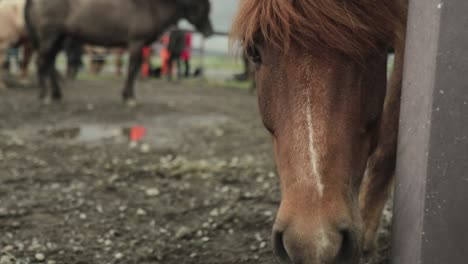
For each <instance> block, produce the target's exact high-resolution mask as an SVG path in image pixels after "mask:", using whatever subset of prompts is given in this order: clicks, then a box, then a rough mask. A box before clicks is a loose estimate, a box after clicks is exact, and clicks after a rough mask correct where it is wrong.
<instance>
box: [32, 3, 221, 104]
mask: <svg viewBox="0 0 468 264" xmlns="http://www.w3.org/2000/svg"><path fill="white" fill-rule="evenodd" d="M209 13H210V2H209V0H27V3H26V7H25V18H26V24H27V27H28V31H29V34H30V36H31V38H32V39H33V42H34V43H35V45H36V46H37V50H38V61H37V64H38V65H37V66H38V67H37V68H38V75H39V85H40V87H41V92H40V98H41V99H45V98H46V96H47V86H46V79H47V78H48V79H49V80H50V85H51V87H52V99H55V100H59V99H61V98H62V93H61V90H60V84H59V82H58V81H57V71H56V70H55V58H56V55H57V53H58V52H59V50H60V49H61V47H62V46H63V41H64V40H65V39H66V38H67V37H72V38H74V39H76V40H78V41H80V42H81V43H89V44H93V45H98V46H106V47H126V48H127V49H128V51H129V53H130V64H129V69H128V75H127V80H126V82H125V87H124V90H123V94H122V96H123V99H124V100H125V101H127V102H128V103H133V102H134V100H133V99H134V98H135V94H134V89H133V84H134V81H135V78H136V76H137V74H138V71H139V68H140V66H141V63H142V48H143V47H144V46H145V45H148V44H150V43H151V42H154V41H155V40H157V39H158V38H159V37H160V36H161V35H162V34H163V33H164V31H165V30H166V29H167V28H169V27H170V26H171V25H174V24H176V23H177V22H178V21H179V20H180V19H183V18H185V19H187V20H188V21H189V22H190V23H191V24H193V25H194V26H195V28H196V29H197V30H198V31H200V32H201V33H202V34H204V35H205V36H210V35H211V34H212V33H213V28H212V25H211V22H210V19H209Z"/></svg>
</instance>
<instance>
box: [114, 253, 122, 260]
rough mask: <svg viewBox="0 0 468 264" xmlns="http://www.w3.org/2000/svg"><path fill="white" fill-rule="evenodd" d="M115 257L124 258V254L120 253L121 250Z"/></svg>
mask: <svg viewBox="0 0 468 264" xmlns="http://www.w3.org/2000/svg"><path fill="white" fill-rule="evenodd" d="M114 257H115V258H116V259H121V258H123V254H122V253H120V252H118V253H115V255H114Z"/></svg>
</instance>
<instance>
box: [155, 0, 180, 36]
mask: <svg viewBox="0 0 468 264" xmlns="http://www.w3.org/2000/svg"><path fill="white" fill-rule="evenodd" d="M176 2H177V1H174V0H170V1H167V0H149V1H148V4H149V6H150V10H149V11H150V12H151V14H152V16H153V17H157V18H159V20H160V21H159V22H158V23H157V24H158V25H159V28H158V29H159V30H160V31H161V32H158V34H159V33H163V32H164V31H165V30H166V29H167V28H169V27H170V26H171V25H173V24H175V23H177V22H178V21H179V20H180V19H182V17H183V14H182V12H181V10H180V7H179V6H178V4H177V3H176Z"/></svg>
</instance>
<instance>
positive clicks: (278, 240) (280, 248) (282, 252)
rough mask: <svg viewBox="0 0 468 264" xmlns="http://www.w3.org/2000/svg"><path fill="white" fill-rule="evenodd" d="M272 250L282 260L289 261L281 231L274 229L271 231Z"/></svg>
mask: <svg viewBox="0 0 468 264" xmlns="http://www.w3.org/2000/svg"><path fill="white" fill-rule="evenodd" d="M273 250H274V252H275V254H276V256H278V258H279V259H280V260H282V261H289V260H290V259H289V255H288V252H287V251H286V248H285V247H284V241H283V232H282V231H278V230H274V231H273Z"/></svg>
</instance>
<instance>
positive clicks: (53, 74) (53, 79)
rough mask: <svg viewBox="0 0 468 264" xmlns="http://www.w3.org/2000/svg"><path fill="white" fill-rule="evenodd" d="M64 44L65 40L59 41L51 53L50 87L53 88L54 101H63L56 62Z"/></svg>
mask: <svg viewBox="0 0 468 264" xmlns="http://www.w3.org/2000/svg"><path fill="white" fill-rule="evenodd" d="M62 43H63V38H61V39H59V40H57V41H56V42H55V43H54V46H53V47H52V50H51V51H50V53H49V78H50V85H51V86H52V99H53V100H54V101H59V100H61V99H62V91H61V88H60V83H59V77H60V75H59V73H58V71H57V69H56V68H55V60H56V58H57V54H58V53H59V51H60V49H61V47H62Z"/></svg>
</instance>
